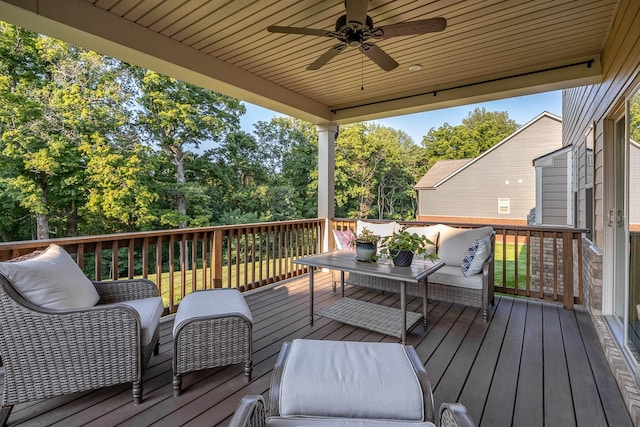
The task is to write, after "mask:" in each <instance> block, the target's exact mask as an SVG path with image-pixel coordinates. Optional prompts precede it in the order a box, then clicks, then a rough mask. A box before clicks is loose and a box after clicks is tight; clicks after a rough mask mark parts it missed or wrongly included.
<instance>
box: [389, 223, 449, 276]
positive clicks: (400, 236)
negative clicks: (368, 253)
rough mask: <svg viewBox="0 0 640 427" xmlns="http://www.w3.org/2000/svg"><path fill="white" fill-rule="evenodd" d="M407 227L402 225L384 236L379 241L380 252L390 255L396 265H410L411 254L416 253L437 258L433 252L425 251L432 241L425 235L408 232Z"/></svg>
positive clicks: (429, 257)
mask: <svg viewBox="0 0 640 427" xmlns="http://www.w3.org/2000/svg"><path fill="white" fill-rule="evenodd" d="M407 228H408V227H407V226H403V227H402V228H400V230H398V231H396V232H394V233H393V234H391V235H390V236H386V237H384V238H383V239H382V242H381V243H380V246H381V250H380V254H383V255H388V256H390V257H391V259H392V260H393V264H394V265H396V266H398V267H407V266H409V265H411V262H412V261H413V256H414V255H416V254H418V255H423V254H426V255H427V258H428V259H432V260H433V259H437V258H438V255H437V254H436V253H435V252H430V253H427V247H428V246H429V245H433V244H434V243H433V242H432V241H431V240H429V239H428V238H427V236H422V235H420V234H418V233H410V232H409V231H407Z"/></svg>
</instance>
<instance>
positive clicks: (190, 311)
mask: <svg viewBox="0 0 640 427" xmlns="http://www.w3.org/2000/svg"><path fill="white" fill-rule="evenodd" d="M225 315H241V316H243V317H245V318H246V319H247V320H248V321H249V323H251V324H253V316H252V315H251V310H250V309H249V306H248V305H247V302H246V301H245V300H244V297H243V296H242V294H241V293H240V292H239V291H238V290H237V289H233V288H227V289H209V290H206V291H197V292H192V293H190V294H189V295H187V296H186V297H184V298H183V299H182V301H181V302H180V305H179V306H178V312H177V313H176V318H175V320H174V321H173V337H174V338H175V337H176V333H177V331H178V329H179V328H180V324H181V323H184V322H188V321H190V320H191V319H195V318H207V317H222V316H225Z"/></svg>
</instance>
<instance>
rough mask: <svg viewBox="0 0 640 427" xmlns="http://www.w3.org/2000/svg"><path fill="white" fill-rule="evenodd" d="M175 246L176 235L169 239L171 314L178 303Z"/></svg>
mask: <svg viewBox="0 0 640 427" xmlns="http://www.w3.org/2000/svg"><path fill="white" fill-rule="evenodd" d="M175 244H176V237H175V235H173V234H172V235H171V236H170V237H169V311H170V312H171V313H175V310H174V308H175V305H174V304H175V303H176V298H175V285H174V283H175V280H174V273H175V267H174V266H175V264H174V263H175Z"/></svg>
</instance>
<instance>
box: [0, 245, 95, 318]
mask: <svg viewBox="0 0 640 427" xmlns="http://www.w3.org/2000/svg"><path fill="white" fill-rule="evenodd" d="M0 273H2V274H3V275H4V276H5V277H6V278H7V279H9V281H10V282H11V283H12V284H13V287H14V288H15V289H16V290H17V291H18V292H19V293H20V294H21V295H22V296H23V297H24V298H25V299H27V300H28V301H30V302H32V303H33V304H35V305H38V306H40V307H44V308H52V309H58V310H67V309H75V308H86V307H92V306H94V305H96V304H97V303H98V301H99V300H100V296H99V295H98V292H97V291H96V288H95V286H93V283H91V281H90V280H89V279H88V278H87V276H85V275H84V273H83V272H82V270H80V267H78V264H76V262H75V261H74V260H73V258H71V256H70V255H69V254H68V253H67V251H65V250H64V249H62V248H61V247H60V246H58V245H54V244H51V245H49V247H48V248H47V249H46V250H44V251H43V252H42V253H40V254H38V255H37V256H35V257H33V258H30V259H27V260H24V261H17V262H0Z"/></svg>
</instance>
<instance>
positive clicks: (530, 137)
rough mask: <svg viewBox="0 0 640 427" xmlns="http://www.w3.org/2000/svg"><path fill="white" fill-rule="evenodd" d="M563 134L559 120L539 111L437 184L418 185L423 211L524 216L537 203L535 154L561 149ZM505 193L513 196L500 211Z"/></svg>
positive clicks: (449, 214) (483, 216)
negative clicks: (427, 187) (432, 186)
mask: <svg viewBox="0 0 640 427" xmlns="http://www.w3.org/2000/svg"><path fill="white" fill-rule="evenodd" d="M561 134H562V125H561V122H560V121H559V120H557V119H556V118H553V117H551V116H549V115H546V114H545V115H541V116H540V117H539V118H538V120H537V121H534V122H532V123H530V124H529V125H528V126H527V127H526V128H523V129H521V130H520V131H519V132H517V133H516V134H514V135H512V136H511V137H509V138H507V139H506V140H504V141H503V142H501V143H500V144H499V145H498V146H495V147H494V148H493V149H492V150H490V151H488V152H486V153H484V154H483V155H481V156H480V157H478V158H476V159H475V160H474V161H472V162H470V163H469V164H468V165H467V166H465V167H463V168H462V169H461V170H459V171H458V172H457V173H456V174H454V175H453V176H452V177H450V178H449V179H447V180H446V181H444V182H442V183H441V184H440V185H438V186H437V189H435V190H420V195H419V199H420V211H419V214H420V215H433V216H460V217H475V218H498V219H522V220H526V219H527V215H529V213H530V211H531V209H532V208H534V207H535V203H536V174H535V168H534V166H533V163H532V162H533V159H535V158H538V157H540V156H542V155H544V154H547V153H549V152H551V151H554V150H556V149H558V148H560V147H561ZM507 182H508V183H507ZM501 198H504V199H509V201H510V212H509V213H508V214H500V213H498V200H499V199H501Z"/></svg>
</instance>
